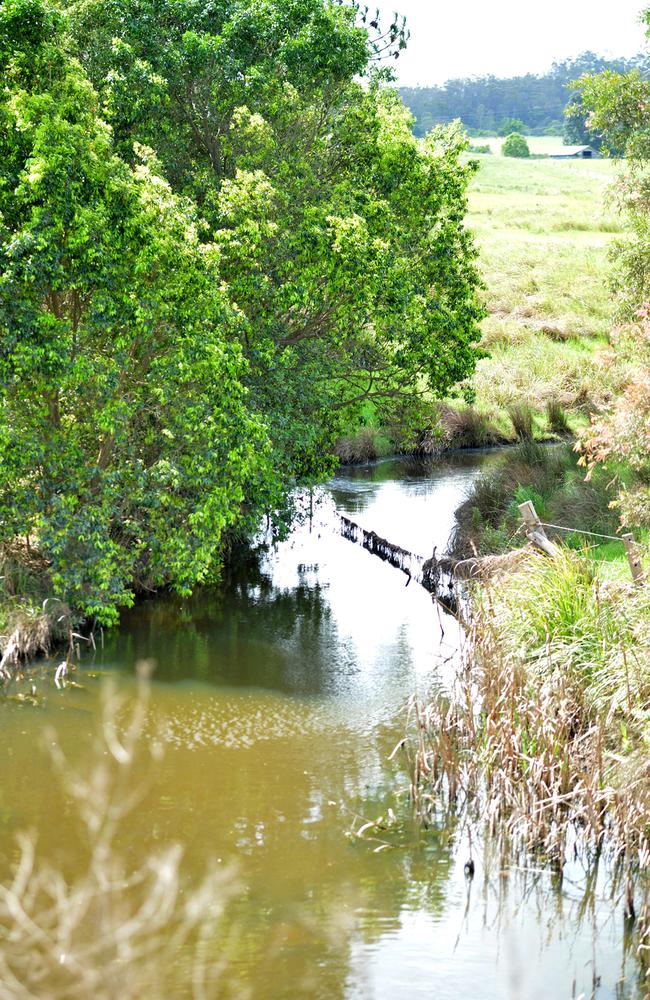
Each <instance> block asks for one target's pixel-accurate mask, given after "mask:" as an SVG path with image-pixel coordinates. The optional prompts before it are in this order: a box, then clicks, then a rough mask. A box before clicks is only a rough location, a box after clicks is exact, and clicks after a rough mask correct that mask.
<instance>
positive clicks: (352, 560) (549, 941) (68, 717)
mask: <svg viewBox="0 0 650 1000" xmlns="http://www.w3.org/2000/svg"><path fill="white" fill-rule="evenodd" d="M495 461H499V456H498V455H497V454H480V453H476V454H472V453H468V454H458V455H454V456H451V457H447V458H445V459H444V460H441V461H439V462H438V463H436V464H433V465H432V464H428V465H423V464H419V463H417V462H414V461H407V460H390V461H384V462H380V463H378V464H375V465H372V466H368V467H363V468H356V469H351V470H347V471H342V472H341V473H340V474H338V475H337V477H336V478H335V479H334V480H333V481H332V482H331V483H330V484H329V486H328V487H327V489H326V490H325V491H324V492H323V496H322V498H321V501H320V502H319V503H317V504H316V506H315V509H314V512H313V517H312V518H311V519H310V518H306V519H305V521H304V523H303V524H302V525H301V526H299V527H297V528H296V530H295V531H294V532H293V534H292V535H291V537H290V538H289V539H288V540H287V541H286V542H282V543H280V544H278V545H277V546H275V547H274V548H273V549H272V550H271V551H270V552H268V554H266V555H265V556H264V557H263V558H262V560H261V562H260V563H259V564H250V565H247V566H245V567H244V568H242V569H240V570H239V571H238V572H237V573H235V574H234V576H233V578H232V579H231V580H230V582H229V583H228V585H227V586H226V587H224V588H221V589H206V590H203V591H202V592H200V593H197V594H196V595H195V596H194V597H193V598H191V599H188V600H182V599H179V598H177V597H173V596H171V595H163V596H157V597H155V598H152V599H151V600H148V601H145V602H143V603H141V604H140V605H139V606H138V607H137V608H135V609H133V610H131V611H127V612H126V613H125V614H124V616H123V619H122V624H121V627H120V628H119V630H117V631H115V633H113V634H110V635H108V636H106V638H105V642H104V645H103V648H99V649H98V650H97V652H96V653H95V654H93V655H92V656H91V655H90V654H87V655H84V658H83V663H82V667H81V669H80V670H79V672H78V677H77V679H78V680H79V681H80V682H82V684H83V689H68V690H62V691H55V690H54V689H53V688H52V689H51V690H49V691H48V694H47V697H46V701H45V705H44V706H43V707H41V708H39V709H32V708H28V707H25V706H18V705H6V706H3V707H2V708H0V716H1V718H2V727H3V745H4V750H3V765H2V767H3V780H2V785H1V788H0V877H2V878H6V877H7V872H8V869H9V866H10V863H11V861H12V859H14V858H15V851H14V850H13V847H12V844H13V835H14V833H15V832H16V831H17V830H20V829H24V828H29V829H35V830H37V831H39V850H40V851H41V852H44V853H45V855H46V856H47V857H48V858H51V859H52V860H53V861H54V862H55V863H57V864H61V865H63V866H72V868H74V857H75V853H74V832H73V827H72V821H71V818H70V808H69V802H68V800H67V799H66V796H65V795H64V793H63V792H62V791H61V788H60V785H59V783H58V781H56V780H53V778H52V768H51V766H50V764H49V761H48V757H47V752H46V748H45V746H44V740H43V733H44V731H46V728H47V727H46V725H45V724H47V725H49V726H52V727H54V728H55V729H56V731H57V733H58V734H59V739H60V741H61V744H62V746H63V747H64V749H65V750H66V752H67V753H68V754H69V755H70V756H71V757H72V758H73V760H74V761H76V762H80V761H83V759H84V757H85V755H86V752H87V748H88V746H89V743H90V739H91V735H92V732H93V728H94V724H95V721H96V717H97V713H98V700H99V692H100V689H101V686H102V678H103V676H104V675H105V674H110V675H116V674H117V675H118V676H120V677H122V678H123V683H124V684H125V685H128V683H129V681H128V679H129V677H132V676H133V670H134V665H135V664H136V663H137V662H138V661H139V660H143V659H147V660H153V661H155V663H156V670H155V674H154V681H153V684H152V694H151V711H152V714H153V716H154V717H155V720H156V729H157V732H159V734H160V738H161V741H162V743H163V744H164V750H165V752H164V756H163V758H162V760H161V762H160V763H159V764H158V765H157V766H156V769H155V770H154V772H153V775H152V776H151V778H150V781H149V785H148V786H147V790H146V793H145V795H144V799H143V801H142V802H141V804H140V805H139V806H138V807H137V808H136V809H135V810H134V811H133V812H132V813H131V814H130V815H129V817H128V824H127V828H126V829H125V830H123V831H122V833H121V840H120V844H121V846H122V847H123V849H124V850H125V852H126V853H127V856H128V857H129V858H131V859H133V861H134V863H135V862H138V863H139V862H140V861H142V859H144V858H146V856H147V852H148V851H150V850H151V848H152V847H153V846H154V845H155V846H159V845H161V844H164V843H166V842H168V841H178V842H180V843H182V844H183V846H184V850H185V856H184V871H185V872H186V877H187V878H188V880H189V881H191V880H192V879H193V878H195V877H198V876H199V875H200V873H201V871H202V870H203V868H204V866H205V864H206V861H207V859H208V858H210V857H212V858H216V859H220V860H221V862H222V863H223V864H230V863H231V862H233V861H234V862H235V864H236V867H237V872H238V875H237V878H238V883H237V891H236V894H235V896H234V898H233V899H232V901H231V902H230V903H229V904H228V910H227V921H226V922H227V926H228V927H229V928H230V929H231V930H232V933H231V934H229V935H228V945H227V949H228V965H227V969H226V972H225V973H224V976H225V981H224V982H225V985H224V995H230V993H229V992H228V991H229V990H230V992H232V994H233V995H237V993H238V990H239V989H240V988H241V989H242V990H243V989H248V990H249V992H250V995H252V996H253V997H255V998H256V1000H265V998H274V1000H279V998H285V997H286V998H289V997H291V998H294V997H310V998H311V997H318V998H320V997H322V998H328V1000H332V998H337V997H340V998H346V1000H353V998H354V1000H356V998H359V1000H361V998H363V1000H366V998H367V1000H389V998H390V1000H400V998H413V997H435V998H447V997H449V998H454V1000H497V998H498V1000H505V998H512V1000H515V998H522V1000H524V998H525V1000H536V998H539V1000H546V998H551V997H552V998H558V1000H559V998H565V997H566V998H567V1000H569V998H571V997H580V996H585V997H590V996H595V997H598V998H614V997H616V998H620V997H627V996H634V995H635V994H634V991H633V988H632V986H630V987H623V986H621V976H622V974H623V973H624V972H625V969H626V961H627V960H626V958H625V954H624V949H623V943H622V939H623V926H622V923H623V922H622V907H620V906H619V905H618V904H616V905H614V904H610V903H609V902H608V901H607V899H606V898H605V896H604V894H602V893H601V894H599V892H600V891H598V892H596V894H595V895H594V896H593V897H592V899H591V902H590V903H589V905H585V903H584V898H583V893H582V889H581V887H580V886H579V885H578V884H577V883H576V884H575V885H574V884H573V883H572V882H571V880H569V879H565V880H564V883H563V885H562V886H561V887H559V888H558V887H556V888H554V887H553V885H552V882H551V879H550V877H548V876H546V875H545V874H543V873H541V872H539V871H536V870H535V869H534V867H533V869H532V870H528V871H519V870H515V869H514V868H513V869H508V868H505V869H504V868H500V867H499V866H498V865H497V866H496V868H495V867H492V868H491V869H490V870H486V869H485V867H484V865H483V863H482V859H481V852H480V850H479V851H478V852H476V854H477V856H476V862H477V864H476V874H475V876H474V879H473V880H471V881H470V880H468V879H467V878H466V876H465V874H464V871H463V865H464V862H465V861H466V859H467V856H468V845H467V842H466V839H465V834H464V832H463V831H462V830H461V829H458V826H457V825H456V824H454V822H453V820H450V821H449V822H447V823H441V824H440V825H439V826H436V827H434V828H432V829H430V830H428V831H425V830H423V829H421V828H420V826H419V825H418V824H417V823H416V822H415V821H414V820H412V819H411V818H410V813H409V807H408V801H407V797H406V795H405V789H406V788H407V787H408V776H407V774H406V770H405V767H404V762H403V760H402V759H401V757H400V753H399V751H398V752H397V753H396V754H395V755H393V756H392V758H391V754H392V751H393V750H394V748H395V746H396V744H397V742H398V741H399V740H400V738H401V737H402V736H403V735H404V732H405V727H406V719H407V706H408V703H409V701H410V699H411V698H412V696H414V695H417V696H418V697H420V698H425V697H426V695H427V693H428V692H429V691H431V690H433V689H435V688H436V686H439V685H440V684H444V683H445V679H446V678H448V677H449V675H450V671H452V670H453V669H454V664H455V662H456V660H457V657H458V649H459V643H460V641H461V639H460V636H459V632H458V627H457V625H456V623H455V622H454V620H453V619H451V618H449V617H448V616H446V615H444V613H443V612H442V611H441V610H440V609H439V608H438V607H436V606H435V605H434V604H433V603H432V600H431V597H430V596H429V594H427V593H426V592H425V591H424V590H423V589H422V588H421V587H418V586H417V585H416V584H415V583H413V584H411V585H410V586H408V587H406V586H405V582H406V581H405V578H404V576H403V575H402V574H401V573H399V572H397V571H396V570H395V569H393V568H391V567H390V566H389V565H387V564H384V563H382V562H381V561H380V560H378V559H376V558H373V557H372V556H371V555H369V554H368V553H367V552H366V551H364V550H363V549H362V548H361V547H359V546H355V545H353V544H351V543H350V542H348V541H346V540H344V539H343V538H341V537H340V536H339V535H338V534H337V532H336V530H335V518H334V510H335V509H336V510H338V511H339V512H341V513H343V514H345V515H347V516H349V517H350V518H351V519H353V520H354V521H355V522H357V523H359V524H361V525H362V526H363V527H365V528H367V529H372V530H374V531H376V532H377V533H378V534H380V535H382V536H384V537H385V538H388V539H390V540H391V541H392V542H394V543H395V544H397V545H400V546H402V547H404V548H405V549H408V550H411V551H413V552H416V553H419V554H421V555H423V556H425V557H428V556H429V555H430V554H431V551H432V548H433V546H434V545H437V546H438V551H439V552H441V551H443V550H444V547H445V544H446V542H447V539H448V537H449V533H450V531H451V529H452V526H453V516H454V510H455V509H456V507H457V506H458V504H459V503H460V502H461V500H462V499H463V497H464V495H465V492H466V490H467V488H468V486H469V485H470V484H471V482H472V481H473V479H474V477H475V476H476V475H478V473H479V472H480V470H481V469H483V468H485V467H486V466H488V465H489V464H490V463H492V462H495ZM84 675H85V676H84ZM389 809H393V810H394V811H395V813H396V814H397V816H398V819H399V821H400V822H399V824H398V827H399V833H393V832H392V831H389V832H388V834H387V839H388V841H389V842H390V843H391V844H394V845H395V846H394V848H393V849H387V850H382V851H380V852H379V853H377V852H376V848H377V843H376V841H374V840H372V839H370V838H366V837H363V836H362V837H360V838H357V837H355V836H350V834H351V832H352V831H355V830H358V829H359V827H360V826H361V825H362V823H363V821H364V819H374V818H376V817H377V816H379V815H380V814H383V815H387V813H388V810H389ZM601 897H602V898H601ZM215 947H218V944H215ZM628 980H629V977H628ZM628 990H629V991H628ZM2 995H3V994H2V986H1V984H0V996H2ZM9 995H10V994H9ZM177 995H178V996H179V997H180V996H181V995H182V996H185V995H189V993H187V994H185V993H183V994H174V996H177Z"/></svg>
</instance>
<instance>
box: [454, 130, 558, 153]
mask: <svg viewBox="0 0 650 1000" xmlns="http://www.w3.org/2000/svg"><path fill="white" fill-rule="evenodd" d="M505 141H506V140H505V138H504V137H502V136H499V135H488V136H481V137H480V138H477V139H472V140H471V142H472V146H489V147H490V149H491V150H492V152H493V153H500V152H501V147H502V146H503V144H504V142H505ZM526 142H527V143H528V148H529V150H530V151H531V153H532V155H533V156H550V154H551V153H554V152H555V150H557V149H561V148H562V146H563V145H564V140H563V138H562V136H557V135H527V136H526Z"/></svg>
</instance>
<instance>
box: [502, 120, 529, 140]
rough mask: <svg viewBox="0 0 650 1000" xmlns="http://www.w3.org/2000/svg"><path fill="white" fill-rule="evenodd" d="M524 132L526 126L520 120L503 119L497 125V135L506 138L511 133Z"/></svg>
mask: <svg viewBox="0 0 650 1000" xmlns="http://www.w3.org/2000/svg"><path fill="white" fill-rule="evenodd" d="M525 131H526V125H525V123H524V122H522V120H521V118H504V119H503V121H502V122H501V124H500V125H499V131H498V133H497V135H501V136H508V135H511V134H512V133H513V132H519V133H523V132H525Z"/></svg>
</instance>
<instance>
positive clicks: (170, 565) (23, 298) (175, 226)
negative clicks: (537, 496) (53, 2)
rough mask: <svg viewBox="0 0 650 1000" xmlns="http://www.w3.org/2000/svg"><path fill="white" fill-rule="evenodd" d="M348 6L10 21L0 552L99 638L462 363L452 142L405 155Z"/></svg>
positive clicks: (460, 180)
mask: <svg viewBox="0 0 650 1000" xmlns="http://www.w3.org/2000/svg"><path fill="white" fill-rule="evenodd" d="M358 13H359V12H358V11H357V10H356V7H355V5H354V4H352V5H350V4H346V3H342V4H336V3H335V4H332V3H329V2H324V0H246V2H244V0H223V2H221V3H219V4H213V3H206V2H205V0H101V2H99V0H75V2H73V3H70V4H68V5H67V9H66V10H65V11H63V12H62V13H61V12H59V13H57V12H56V11H53V10H52V9H51V8H50V7H48V5H47V3H46V2H45V0H7V2H6V3H5V4H4V6H3V7H2V9H1V14H0V59H1V60H2V69H3V76H2V80H3V82H2V91H1V92H0V120H1V121H2V127H1V128H0V213H1V217H2V224H1V225H2V228H1V229H0V306H1V314H0V333H1V334H2V346H1V348H0V387H1V391H2V396H1V398H0V405H1V411H0V413H1V416H0V471H1V472H2V483H1V484H0V512H1V513H2V525H3V526H2V537H3V538H4V540H8V539H9V538H11V537H14V536H16V535H23V536H29V537H31V538H32V539H34V540H37V543H38V545H39V547H40V548H41V550H42V551H43V553H44V554H45V555H46V556H47V557H48V559H49V560H50V561H51V564H52V572H53V579H54V582H55V586H56V588H57V593H58V596H61V597H65V598H66V599H68V600H69V601H70V602H71V603H72V605H73V606H74V607H75V608H77V609H81V610H82V611H84V612H85V613H86V614H96V615H97V616H98V617H99V618H100V619H101V620H102V621H109V620H112V619H113V618H114V617H115V608H116V606H117V605H119V604H121V603H125V602H128V601H130V600H131V599H132V595H133V592H134V590H135V589H138V588H142V587H156V586H159V585H161V584H162V583H171V584H173V585H174V586H175V587H176V588H177V589H179V590H182V591H188V590H189V589H190V588H191V587H192V586H193V585H194V584H195V583H196V582H199V581H201V580H204V579H206V578H207V577H208V576H209V575H210V574H211V573H213V572H214V570H215V568H218V565H219V561H220V559H221V557H222V553H223V548H224V538H225V536H226V534H228V535H232V534H233V533H234V532H242V533H245V532H247V531H250V530H251V529H252V528H254V527H255V526H256V524H257V523H258V522H259V518H260V515H261V514H262V513H264V512H269V513H276V514H277V512H284V511H286V510H287V497H288V496H289V495H290V493H291V490H292V489H293V487H294V486H296V485H298V484H306V483H313V482H315V481H317V480H320V479H322V478H323V477H324V476H326V475H327V474H328V473H329V472H330V470H331V469H332V467H333V458H332V455H333V444H334V441H335V439H336V437H337V436H338V435H339V433H340V431H341V429H342V427H343V426H344V425H345V423H346V422H348V421H349V420H351V419H353V418H355V416H356V415H357V414H358V413H359V411H360V408H361V407H362V406H363V405H364V404H365V403H366V402H367V401H369V400H371V401H372V402H373V403H374V405H375V406H376V407H377V409H378V410H379V412H380V414H385V415H386V416H387V417H390V415H391V413H392V412H393V411H394V410H395V409H396V408H403V406H404V404H405V401H409V400H412V401H418V400H419V399H420V398H421V397H422V395H423V394H428V395H431V394H442V393H447V392H449V391H450V390H451V389H452V388H453V386H454V384H455V383H456V382H457V381H459V380H461V379H462V378H464V377H465V376H467V375H468V374H469V373H470V372H471V371H472V369H473V366H474V363H475V360H476V356H477V350H476V342H477V340H478V335H479V334H478V320H479V318H480V316H481V308H480V306H479V304H478V301H477V295H476V290H477V286H478V283H479V279H478V274H477V269H476V265H475V256H476V251H475V249H474V246H473V243H472V240H471V237H470V236H469V234H468V233H467V231H466V230H465V228H464V225H463V217H464V213H465V208H466V187H467V183H468V181H469V178H470V177H471V174H472V171H473V169H474V168H473V166H472V165H471V164H467V163H466V162H465V161H464V157H463V153H464V152H465V150H466V148H467V144H466V139H465V137H464V136H463V134H462V133H461V131H460V130H459V129H458V128H457V127H452V128H449V129H442V130H438V131H437V132H434V133H432V134H431V135H430V136H429V137H428V138H427V140H426V142H425V143H423V144H420V143H418V142H417V141H416V140H415V139H414V137H413V135H412V130H411V126H412V119H411V117H410V115H409V114H408V112H406V110H405V109H404V107H403V105H402V104H401V102H400V100H399V98H398V97H397V95H396V94H395V92H394V91H392V90H391V89H390V88H389V87H387V86H386V79H387V77H386V72H385V71H384V70H379V71H377V70H373V69H372V68H371V67H372V63H373V61H374V60H375V59H376V58H377V57H378V56H380V55H381V54H382V49H381V44H382V43H381V35H378V33H377V32H378V29H376V28H375V27H373V26H372V25H370V27H371V29H372V31H373V32H375V34H374V36H372V38H371V37H370V36H369V34H368V31H367V29H366V28H364V27H363V25H359V24H358V23H357V16H358ZM400 32H401V29H400V27H399V25H398V24H397V23H396V22H394V23H393V24H392V25H391V26H390V28H389V32H388V38H387V41H386V44H387V45H388V49H389V52H390V51H392V50H393V48H394V49H395V51H397V52H399V47H400V45H401V43H402V41H403V36H402V35H401V34H400ZM378 39H379V40H378ZM362 74H366V75H367V79H366V80H365V81H364V82H363V83H361V82H359V77H360V76H361V75H362Z"/></svg>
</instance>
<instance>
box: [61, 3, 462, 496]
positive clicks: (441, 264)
mask: <svg viewBox="0 0 650 1000" xmlns="http://www.w3.org/2000/svg"><path fill="white" fill-rule="evenodd" d="M70 14H71V23H72V29H73V33H74V37H75V39H76V45H77V51H78V53H79V56H80V58H82V59H83V61H84V65H85V66H86V68H87V70H88V72H89V73H90V75H91V77H92V79H93V82H94V83H95V85H96V86H97V88H98V89H99V91H100V94H101V96H102V103H103V106H104V108H105V109H106V114H107V116H108V119H109V121H110V123H111V125H112V127H113V129H114V133H115V136H116V142H117V144H118V146H119V148H120V150H121V152H122V155H123V156H124V157H125V159H131V158H132V155H133V154H132V147H133V142H134V140H135V141H137V142H141V143H146V144H147V145H150V146H152V147H153V148H154V149H155V151H156V155H157V156H158V157H159V159H160V162H161V164H162V167H163V170H164V173H165V176H166V177H167V178H168V179H169V181H170V183H171V184H172V186H173V188H174V189H175V190H176V191H178V192H179V193H183V194H186V195H188V196H190V197H191V198H192V200H193V201H194V203H195V204H196V205H197V209H198V211H199V212H200V213H201V215H202V217H203V218H204V219H205V220H206V223H207V228H206V231H205V233H204V238H206V239H209V240H212V241H214V242H215V243H216V244H217V246H218V247H219V252H220V259H221V269H222V273H223V276H224V278H225V279H226V281H227V283H228V287H229V293H230V295H231V296H232V298H233V301H234V303H235V304H236V306H237V308H238V310H239V311H240V314H241V317H242V325H241V327H240V330H241V334H240V344H241V348H242V350H243V351H244V353H245V355H246V357H247V359H248V361H249V370H248V375H247V379H246V384H247V386H248V388H249V403H250V405H251V407H252V408H253V410H254V412H255V413H256V414H258V415H259V417H260V419H263V420H264V422H265V423H266V424H267V426H268V428H269V433H270V436H271V440H272V443H273V448H274V462H275V467H276V469H277V471H278V476H279V478H280V479H281V480H282V481H283V482H284V483H285V484H287V485H288V486H291V485H293V484H295V483H299V482H306V481H314V480H316V479H319V478H322V477H323V475H325V474H326V473H327V472H328V471H329V470H330V469H331V468H332V447H333V442H334V439H335V438H336V437H337V436H338V434H339V433H340V431H341V428H342V427H343V426H345V425H346V424H347V423H349V422H350V420H353V419H354V418H355V412H356V411H358V408H359V407H360V406H361V405H362V404H363V403H364V402H365V401H366V400H372V401H373V403H374V404H375V405H376V406H377V407H378V408H379V409H380V410H382V409H390V408H391V407H392V406H394V405H395V401H396V400H397V399H401V398H403V397H404V396H408V395H411V396H417V395H419V394H421V393H422V392H425V391H426V392H433V393H437V394H439V393H445V392H447V391H448V390H449V389H450V387H451V386H452V385H453V384H454V383H455V382H456V381H457V380H458V379H461V378H463V377H464V376H465V375H466V374H468V373H469V372H470V371H471V370H472V367H473V364H474V360H475V356H476V351H475V343H476V340H477V337H478V328H477V320H478V318H479V316H480V308H479V306H478V303H477V300H476V296H475V290H476V286H477V281H478V276H477V272H476V268H475V265H474V257H475V251H474V248H473V246H472V242H471V239H470V238H469V236H468V234H467V233H466V232H465V230H464V228H463V215H464V210H465V188H466V185H467V182H468V180H469V177H470V176H471V172H472V167H470V166H466V165H464V164H463V163H462V160H461V154H462V152H463V151H464V148H465V147H464V139H463V138H462V137H461V135H460V133H459V132H458V130H457V129H454V128H452V129H450V130H448V131H438V132H436V133H435V134H434V135H432V136H431V138H430V139H429V140H428V141H427V142H426V144H425V145H424V146H420V145H419V144H418V143H417V142H416V141H415V140H414V139H413V137H412V135H411V125H412V119H411V118H410V116H409V115H408V113H407V112H405V110H404V108H403V106H402V104H401V102H400V101H399V100H398V98H397V97H396V96H395V94H394V93H393V92H392V91H390V90H389V89H387V88H386V87H385V86H384V85H383V76H382V74H381V73H380V74H370V79H369V81H368V83H367V84H366V85H361V84H360V83H359V82H358V77H359V75H360V74H363V73H366V72H367V71H368V67H369V66H370V62H371V58H372V55H373V53H374V49H372V47H369V42H368V34H367V31H366V30H365V29H364V28H363V26H362V25H361V26H360V25H359V24H357V23H356V21H355V10H354V7H353V5H352V6H351V5H346V4H341V5H332V4H329V3H324V2H323V0H274V2H272V3H262V2H259V0H253V2H250V0H226V2H224V3H222V4H219V5H214V4H206V3H203V2H199V0H183V2H182V3H179V2H176V0H174V2H172V0H156V2H154V0H109V2H105V0H77V2H75V3H73V4H72V5H71V7H70Z"/></svg>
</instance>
